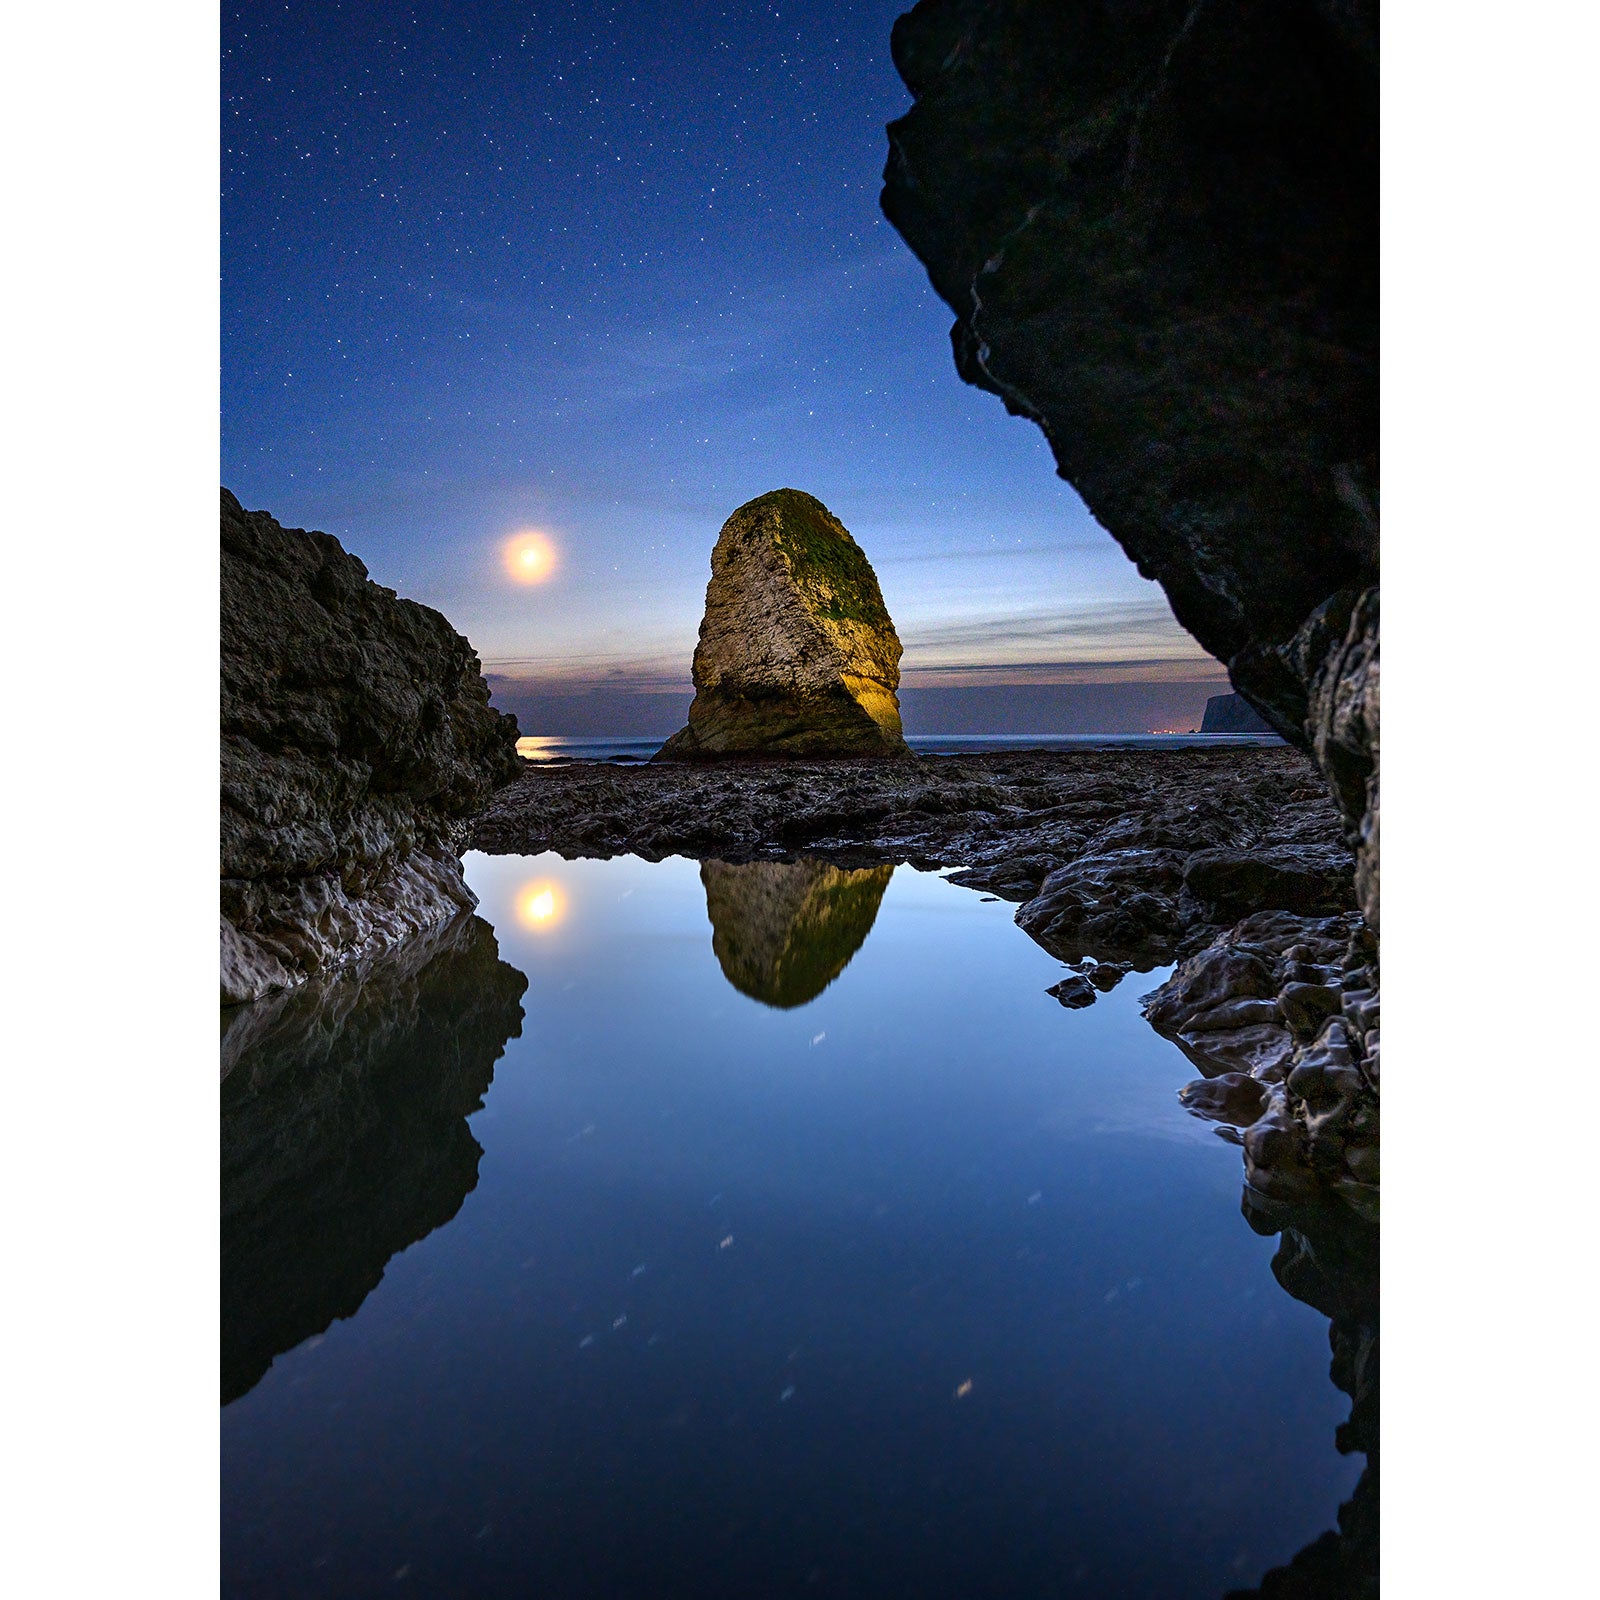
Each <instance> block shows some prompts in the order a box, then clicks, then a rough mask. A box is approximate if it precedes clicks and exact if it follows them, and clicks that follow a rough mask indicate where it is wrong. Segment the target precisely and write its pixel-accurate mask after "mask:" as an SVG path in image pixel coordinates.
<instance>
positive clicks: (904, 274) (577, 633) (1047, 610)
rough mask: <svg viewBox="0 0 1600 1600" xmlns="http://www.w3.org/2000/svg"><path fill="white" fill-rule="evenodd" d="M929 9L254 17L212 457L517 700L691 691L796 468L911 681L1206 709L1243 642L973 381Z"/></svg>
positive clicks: (528, 9)
mask: <svg viewBox="0 0 1600 1600" xmlns="http://www.w3.org/2000/svg"><path fill="white" fill-rule="evenodd" d="M905 5H906V0H852V3H848V4H847V3H843V0H833V3H827V0H804V3H802V0H778V3H776V4H757V3H731V4H721V5H719V4H715V3H699V4H697V3H690V0H629V3H619V4H614V5H606V4H594V3H577V4H573V3H555V0H530V3H525V4H507V3H499V0H478V3H476V4H473V5H470V6H466V5H442V4H434V5H428V4H421V5H410V6H408V5H403V4H394V3H383V4H351V3H343V4H335V3H332V0H318V3H316V4H307V5H301V4H287V5H284V4H272V5H269V4H260V5H247V6H242V7H235V8H232V9H230V10H227V11H225V12H224V15H223V50H224V54H223V80H222V81H223V104H222V146H223V176H224V193H223V211H222V217H223V247H222V262H223V286H222V308H223V326H222V340H223V374H222V404H223V463H222V464H223V473H222V476H223V482H224V483H226V484H227V485H228V487H229V488H231V489H233V490H234V492H235V493H236V494H238V495H239V497H240V499H241V500H242V501H243V502H244V503H245V505H246V506H248V507H251V508H252V509H265V510H268V511H270V512H272V514H273V515H274V516H276V517H277V518H278V519H279V521H281V522H283V523H285V524H286V525H288V526H299V527H316V528H323V529H326V530H327V531H328V532H330V533H333V534H335V535H336V536H337V537H338V538H339V539H340V540H341V541H342V542H343V543H344V545H345V546H346V548H347V549H350V550H352V551H354V552H355V553H356V554H357V555H359V556H360V557H361V558H362V560H364V561H365V562H366V564H367V567H368V569H369V570H370V571H371V573H372V575H373V577H375V578H376V579H377V580H378V581H379V582H381V583H385V584H388V585H390V586H391V587H393V588H395V589H397V590H398V591H399V592H400V593H401V594H404V595H408V596H410V597H412V598H414V599H417V600H420V601H423V602H424V603H426V604H428V605H432V606H436V607H438V608H439V609H440V610H441V611H443V612H444V613H445V615H446V616H447V617H449V618H450V620H451V621H452V622H453V623H454V624H455V626H456V627H458V628H459V629H460V630H461V631H462V632H464V633H466V634H467V636H468V637H469V638H470V639H471V640H472V642H473V644H474V646H475V647H476V648H477V650H478V652H479V654H480V656H481V657H482V658H483V660H484V664H485V668H486V670H487V671H488V672H489V673H490V674H491V681H493V682H495V683H496V685H497V698H502V699H504V698H505V696H506V692H507V688H508V686H512V687H516V688H518V689H519V690H520V691H527V692H531V693H534V694H536V695H538V694H546V695H562V696H567V697H571V696H574V695H582V694H584V693H586V692H590V691H593V690H596V689H604V690H607V691H608V692H611V693H613V694H614V693H616V692H619V691H620V692H630V693H631V692H643V693H650V692H654V693H657V694H663V693H668V692H672V693H677V692H683V693H686V692H687V691H688V688H689V665H690V658H691V655H692V652H693V648H694V639H695V632H696V629H697V627H698V624H699V619H700V612H701V608H702V603H703V599H704V592H705V583H706V579H707V576H708V575H709V556H710V550H711V546H712V544H713V543H714V541H715V538H716V534H717V531H718V529H719V528H720V526H721V524H722V522H723V521H724V520H725V518H726V517H727V516H728V514H729V513H730V512H731V511H732V510H733V509H734V508H735V507H736V506H739V505H741V504H742V503H743V502H744V501H746V500H748V499H751V498H752V497H754V496H755V495H758V494H762V493H764V492H766V491H767V490H769V489H774V488H778V487H783V486H790V487H794V488H800V489H805V490H807V491H809V492H810V493H812V494H815V495H816V496H817V497H818V498H820V499H821V500H823V501H824V502H825V503H826V504H827V505H828V507H829V508H830V509H831V510H832V511H833V512H834V513H835V514H836V515H837V516H838V517H839V518H840V519H841V520H842V521H843V522H844V523H845V525H846V526H847V527H848V528H849V529H850V530H851V532H852V533H853V534H854V535H855V536H856V538H857V540H858V541H859V542H860V543H861V545H862V546H863V548H864V549H865V550H866V552H867V554H868V556H869V558H870V559H871V561H872V562H873V565H874V567H875V569H876V570H877V573H878V576H879V580H880V582H881V584H882V587H883V591H884V597H885V599H886V601H887V603H888V605H889V609H890V612H891V614H892V615H893V616H894V619H895V622H896V624H897V626H898V629H899V632H900V635H901V638H902V640H903V641H904V643H905V647H906V654H905V660H904V664H903V670H904V675H905V676H904V682H905V685H906V687H907V689H908V690H910V689H919V688H930V689H931V688H941V689H944V690H947V691H948V690H950V689H954V688H974V687H978V688H982V687H998V688H1004V689H1005V690H1006V691H1007V693H1008V694H1009V695H1010V696H1011V699H1012V701H1013V702H1014V701H1015V698H1016V695H1017V693H1018V692H1019V690H1023V689H1027V688H1028V687H1029V686H1040V685H1056V686H1066V685H1071V686H1076V687H1075V688H1074V690H1073V692H1074V693H1080V692H1081V686H1083V685H1086V684H1090V685H1092V684H1136V685H1140V686H1141V687H1140V689H1139V691H1138V694H1139V696H1141V697H1142V698H1136V701H1130V702H1129V705H1130V706H1132V705H1135V704H1136V705H1137V710H1133V711H1130V712H1129V713H1128V715H1129V716H1131V717H1133V718H1134V719H1135V720H1134V723H1133V724H1131V726H1133V727H1134V729H1135V731H1137V730H1138V729H1140V728H1143V727H1145V726H1150V725H1155V724H1151V723H1150V722H1149V719H1150V718H1152V717H1154V718H1157V719H1158V722H1159V719H1160V718H1161V717H1162V716H1163V715H1169V719H1170V717H1178V718H1179V719H1180V720H1181V719H1182V718H1184V717H1187V716H1188V715H1189V714H1190V712H1191V710H1192V709H1193V708H1194V707H1197V706H1198V705H1199V704H1200V703H1202V702H1203V700H1204V697H1205V694H1207V693H1215V692H1218V690H1220V689H1225V688H1226V684H1225V683H1224V682H1222V681H1221V677H1222V674H1221V670H1220V668H1218V667H1217V666H1216V664H1215V663H1214V662H1212V661H1211V659H1210V658H1209V657H1207V656H1206V655H1205V654H1204V653H1203V652H1202V651H1201V650H1200V649H1199V647H1198V646H1197V645H1196V644H1195V643H1194V642H1193V641H1192V640H1190V639H1189V637H1188V636H1187V635H1186V634H1185V633H1183V631H1182V630H1181V629H1180V628H1179V627H1178V625H1177V624H1176V622H1175V621H1174V620H1173V619H1172V616H1171V613H1170V611H1169V609H1168V607H1167V605H1166V602H1165V600H1164V598H1163V596H1162V594H1161V591H1160V589H1159V588H1158V587H1157V586H1156V585H1154V584H1152V583H1148V582H1146V581H1145V580H1143V579H1141V578H1140V577H1139V576H1138V574H1137V573H1136V572H1135V570H1134V568H1133V566H1132V563H1131V562H1129V561H1128V560H1127V558H1126V557H1125V556H1124V555H1123V554H1122V552H1121V551H1120V550H1119V549H1118V547H1117V546H1116V545H1115V543H1114V542H1113V541H1112V540H1111V539H1110V537H1109V536H1108V535H1107V534H1105V533H1104V532H1103V531H1102V530H1101V529H1100V528H1098V527H1097V526H1096V524H1095V523H1094V521H1093V519H1092V518H1091V517H1090V516H1089V514H1088V512H1087V511H1086V509H1085V508H1084V506H1083V504H1082V502H1081V501H1080V500H1079V499H1078V497H1077V496H1076V495H1075V494H1074V493H1073V491H1072V490H1071V489H1070V488H1069V487H1068V486H1067V485H1066V484H1064V483H1063V482H1061V480H1060V479H1058V478H1057V477H1056V476H1055V473H1054V465H1053V462H1052V460H1051V457H1050V454H1049V451H1048V449H1047V447H1046V445H1045V442H1044V439H1043V437H1042V435H1041V434H1040V433H1039V432H1038V430H1037V429H1036V428H1035V427H1034V426H1033V425H1032V424H1031V423H1027V422H1024V421H1022V420H1019V419H1015V418H1011V417H1008V416H1006V414H1005V412H1004V410H1003V408H1002V407H1001V405H1000V403H999V401H998V400H996V399H995V398H993V397H992V396H989V395H985V394H981V393H979V392H978V391H976V390H973V389H970V388H968V387H967V386H966V385H964V384H963V383H961V381H960V380H959V379H958V378H957V377H956V375H955V371H954V367H953V365H952V363H951V359H950V348H949V340H948V328H949V324H950V316H949V312H948V311H947V309H946V308H945V307H944V306H943V304H942V303H941V302H939V301H938V299H937V298H936V297H935V296H934V294H933V292H932V290H931V289H930V288H929V286H928V283H927V279H926V276H925V274H924V272H923V270H922V268H921V266H920V265H919V264H918V263H917V261H916V260H915V258H914V257H913V256H912V255H911V253H910V251H909V250H907V249H906V247H905V246H904V244H903V243H902V242H901V241H900V239H899V236H898V235H897V234H896V233H895V232H894V230H893V229H892V228H891V227H890V226H889V224H888V223H887V222H886V221H884V220H883V219H882V216H881V213H880V212H879V209H878V201H877V197H878V192H879V189H880V187H881V179H882V171H883V164H884V158H885V151H886V143H885V138H884V132H883V129H884V124H885V123H886V122H888V121H890V120H891V119H892V118H894V117H896V116H898V115H900V114H901V113H902V112H903V111H904V110H905V109H906V108H907V106H908V105H909V103H910V101H909V96H908V95H907V93H906V91H905V88H904V86H903V85H902V84H901V82H900V80H899V78H898V76H897V75H896V73H895V71H894V67H893V64H892V62H891V60H890V56H889V31H890V27H891V25H892V23H893V21H894V18H895V17H896V16H897V15H898V14H899V12H900V11H901V10H903V9H905ZM530 529H537V530H540V531H542V532H543V533H544V534H545V535H546V536H547V537H548V539H549V541H550V544H551V546H552V547H553V549H554V551H555V556H556V559H555V562H554V566H553V569H552V571H551V573H550V576H549V577H548V579H547V580H546V581H544V582H542V583H538V584H534V585H521V584H517V583H513V582H511V581H509V580H508V579H507V577H506V574H505V568H504V564H503V559H502V550H503V546H504V544H505V541H506V540H507V539H508V538H510V537H512V536H513V535H515V534H517V533H519V532H522V531H525V530H530ZM1163 683H1165V684H1169V685H1172V691H1171V695H1169V699H1171V698H1172V696H1173V695H1175V696H1176V697H1177V698H1176V699H1174V700H1172V704H1171V706H1170V707H1168V710H1167V711H1163V710H1162V705H1163V704H1165V702H1162V701H1161V697H1160V695H1159V694H1157V695H1156V696H1155V698H1154V699H1152V698H1151V690H1150V688H1149V686H1150V685H1154V684H1163ZM1197 688H1198V695H1197V692H1196V691H1197ZM981 699H982V697H981V696H979V697H978V700H975V701H973V702H972V704H973V705H974V706H976V705H978V703H979V701H981ZM1179 702H1181V706H1180V704H1179ZM975 714H981V713H975ZM519 715H520V716H522V719H523V724H524V726H523V731H524V732H538V731H590V730H585V729H570V730H568V729H560V728H551V729H548V730H547V729H540V728H530V727H529V726H528V716H527V714H526V713H524V712H522V711H520V710H519ZM910 721H911V719H910V716H909V713H908V726H910ZM593 731H601V730H598V729H596V730H593ZM950 731H956V730H950ZM964 731H983V730H982V729H976V728H974V729H971V730H964ZM1041 731H1042V730H1041Z"/></svg>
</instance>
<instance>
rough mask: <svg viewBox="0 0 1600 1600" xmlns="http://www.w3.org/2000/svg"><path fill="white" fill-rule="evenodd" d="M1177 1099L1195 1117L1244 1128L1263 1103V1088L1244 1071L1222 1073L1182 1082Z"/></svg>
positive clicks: (1265, 1092)
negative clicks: (1191, 1081) (1190, 1081)
mask: <svg viewBox="0 0 1600 1600" xmlns="http://www.w3.org/2000/svg"><path fill="white" fill-rule="evenodd" d="M1178 1099H1179V1100H1181V1101H1182V1102H1183V1104H1184V1107H1185V1108H1186V1109H1187V1110H1189V1111H1192V1112H1193V1113H1194V1114H1195V1115H1196V1116H1197V1117H1205V1118H1206V1119H1207V1120H1208V1121H1211V1122H1226V1123H1228V1124H1230V1125H1231V1126H1232V1127H1235V1128H1248V1127H1249V1126H1250V1124H1251V1123H1252V1122H1254V1121H1255V1120H1256V1118H1257V1117H1259V1116H1260V1115H1261V1112H1262V1110H1263V1108H1264V1107H1265V1105H1266V1103H1267V1088H1266V1085H1265V1084H1263V1083H1261V1082H1259V1081H1258V1080H1257V1079H1255V1078H1253V1077H1251V1076H1250V1074H1249V1073H1247V1072H1224V1073H1222V1074H1220V1075H1219V1076H1218V1077H1215V1078H1198V1079H1196V1080H1195V1081H1194V1082H1193V1083H1186V1084H1185V1085H1184V1086H1183V1087H1182V1088H1181V1089H1180V1090H1179V1091H1178Z"/></svg>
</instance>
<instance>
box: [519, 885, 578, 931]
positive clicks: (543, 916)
mask: <svg viewBox="0 0 1600 1600" xmlns="http://www.w3.org/2000/svg"><path fill="white" fill-rule="evenodd" d="M566 909H567V906H566V896H565V895H563V894H562V892H561V888H560V885H559V884H554V883H548V882H540V883H530V884H525V885H524V886H523V888H522V891H521V893H519V894H518V896H517V916H518V919H519V920H520V921H521V923H522V925H523V927H525V928H529V929H531V930H532V931H533V932H535V933H544V932H545V931H546V930H548V929H550V928H553V927H554V926H555V925H556V924H557V923H558V922H560V920H561V917H562V913H563V912H565V910H566Z"/></svg>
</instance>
